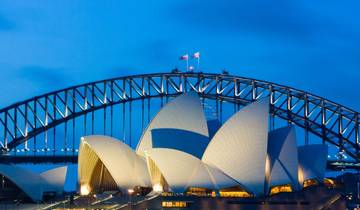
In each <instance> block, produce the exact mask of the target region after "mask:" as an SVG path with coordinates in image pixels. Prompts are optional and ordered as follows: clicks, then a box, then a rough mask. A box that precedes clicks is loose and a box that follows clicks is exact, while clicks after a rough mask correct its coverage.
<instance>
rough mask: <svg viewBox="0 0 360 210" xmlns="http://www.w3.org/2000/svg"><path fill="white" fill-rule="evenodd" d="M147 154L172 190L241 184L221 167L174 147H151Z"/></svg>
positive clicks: (180, 191)
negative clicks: (218, 167)
mask: <svg viewBox="0 0 360 210" xmlns="http://www.w3.org/2000/svg"><path fill="white" fill-rule="evenodd" d="M146 154H147V155H148V156H149V157H150V158H151V160H152V161H154V162H155V164H156V166H157V167H158V168H159V169H160V171H161V173H162V175H163V176H164V178H165V180H166V182H167V184H168V185H169V187H170V189H171V191H173V192H179V193H182V192H184V191H186V189H187V188H188V187H201V188H208V189H219V188H225V187H233V186H237V185H239V184H238V183H237V182H236V181H234V180H233V179H231V178H229V177H228V176H226V175H225V174H224V173H222V172H221V171H220V170H219V169H216V168H214V167H210V166H208V165H206V164H205V163H203V162H202V161H201V160H200V159H198V158H196V157H194V156H192V155H190V154H187V153H185V152H182V151H179V150H174V149H162V148H158V149H150V150H147V151H146Z"/></svg>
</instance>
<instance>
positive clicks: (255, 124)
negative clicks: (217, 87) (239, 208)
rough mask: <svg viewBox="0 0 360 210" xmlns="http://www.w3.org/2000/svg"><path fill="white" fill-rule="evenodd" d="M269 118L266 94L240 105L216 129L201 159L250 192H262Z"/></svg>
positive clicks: (258, 193) (259, 193)
mask: <svg viewBox="0 0 360 210" xmlns="http://www.w3.org/2000/svg"><path fill="white" fill-rule="evenodd" d="M268 118H269V98H268V97H266V98H263V99H260V100H257V101H255V102H253V103H251V104H249V105H247V106H246V107H244V108H242V109H241V110H240V111H238V112H237V113H235V114H234V115H233V116H232V117H230V119H228V120H227V121H226V122H225V123H224V124H223V126H222V127H221V128H220V129H219V130H218V131H217V132H216V134H215V136H214V137H213V139H212V140H211V141H210V143H209V145H208V147H207V148H206V150H205V152H204V155H203V157H202V160H203V161H204V162H205V163H207V164H209V165H211V166H215V167H217V168H219V169H220V170H222V171H223V172H224V173H225V174H227V175H229V176H230V177H231V178H233V179H234V180H236V181H238V182H239V183H241V184H242V185H243V186H245V187H246V188H247V189H249V190H250V191H251V193H253V194H255V195H261V194H263V192H264V182H265V181H264V180H265V162H266V155H267V137H268Z"/></svg>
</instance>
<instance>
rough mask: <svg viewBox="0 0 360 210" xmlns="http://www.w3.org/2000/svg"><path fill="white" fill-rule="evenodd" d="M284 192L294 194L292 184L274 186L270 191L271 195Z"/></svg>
mask: <svg viewBox="0 0 360 210" xmlns="http://www.w3.org/2000/svg"><path fill="white" fill-rule="evenodd" d="M282 192H292V188H291V185H290V184H285V185H278V186H274V187H272V188H271V189H270V195H275V194H278V193H282Z"/></svg>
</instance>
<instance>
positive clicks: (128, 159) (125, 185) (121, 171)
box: [79, 135, 151, 190]
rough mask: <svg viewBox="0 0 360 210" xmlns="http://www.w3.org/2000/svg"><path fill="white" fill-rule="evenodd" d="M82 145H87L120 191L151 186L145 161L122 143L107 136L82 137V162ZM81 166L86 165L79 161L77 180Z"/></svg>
mask: <svg viewBox="0 0 360 210" xmlns="http://www.w3.org/2000/svg"><path fill="white" fill-rule="evenodd" d="M83 144H87V145H88V146H89V147H90V148H91V149H92V150H93V151H94V152H95V153H96V154H97V156H98V157H99V159H100V160H101V162H102V163H103V164H104V165H105V167H106V168H107V169H108V171H109V173H110V174H111V176H112V178H113V179H114V181H115V182H116V184H117V185H118V187H119V188H121V189H122V190H126V189H129V188H133V187H135V186H151V182H150V177H149V174H148V172H147V167H146V161H145V159H144V158H143V157H141V156H138V155H137V154H136V153H135V152H134V151H133V150H132V149H131V148H130V147H129V146H127V145H126V144H124V143H123V142H121V141H119V140H116V139H114V138H111V137H108V136H97V135H94V136H86V137H82V141H81V146H80V151H79V160H82V158H81V157H80V156H81V155H82V151H81V150H82V145H83ZM82 164H86V162H80V161H79V180H81V176H82V173H83V172H82V171H81V169H82V168H83V167H82V166H81V165H82Z"/></svg>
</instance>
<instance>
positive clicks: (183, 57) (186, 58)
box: [179, 54, 189, 61]
mask: <svg viewBox="0 0 360 210" xmlns="http://www.w3.org/2000/svg"><path fill="white" fill-rule="evenodd" d="M179 60H186V61H187V60H189V54H185V55H182V56H180V58H179Z"/></svg>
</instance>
